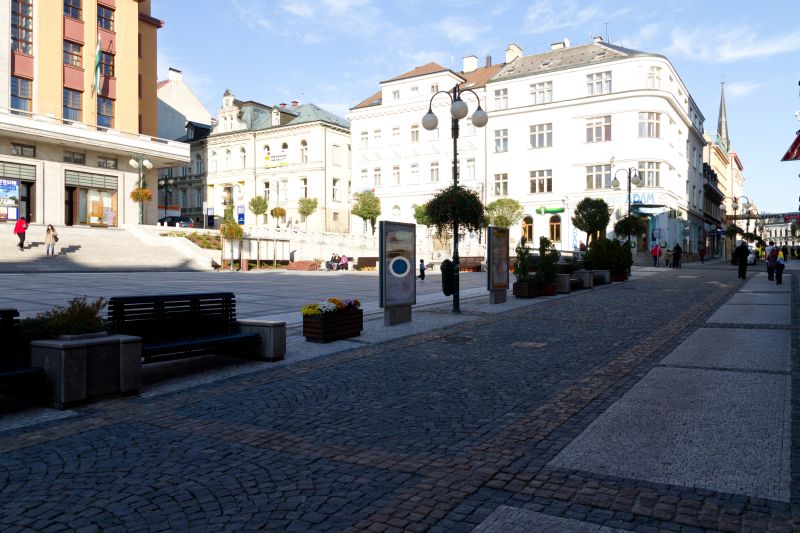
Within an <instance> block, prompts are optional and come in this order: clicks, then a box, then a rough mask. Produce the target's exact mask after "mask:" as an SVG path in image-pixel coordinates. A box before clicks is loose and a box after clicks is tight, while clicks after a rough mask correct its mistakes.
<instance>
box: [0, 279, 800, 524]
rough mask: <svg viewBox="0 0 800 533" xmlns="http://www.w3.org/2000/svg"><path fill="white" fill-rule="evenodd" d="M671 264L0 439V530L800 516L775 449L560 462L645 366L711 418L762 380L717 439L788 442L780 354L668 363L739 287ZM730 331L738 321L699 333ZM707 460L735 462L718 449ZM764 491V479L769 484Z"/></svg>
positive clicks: (104, 407) (779, 520) (627, 398)
mask: <svg viewBox="0 0 800 533" xmlns="http://www.w3.org/2000/svg"><path fill="white" fill-rule="evenodd" d="M680 273H681V275H680V276H678V271H664V272H660V273H658V274H655V275H650V276H649V277H646V278H640V279H637V280H636V281H631V282H627V283H621V284H613V285H611V286H610V287H606V288H599V289H594V290H591V291H583V292H580V293H578V294H573V295H570V296H569V297H567V298H560V299H553V300H550V301H544V300H542V303H540V304H537V305H534V306H530V307H524V308H517V309H513V310H510V311H508V312H505V313H499V314H498V313H485V312H479V311H476V312H474V313H471V314H470V316H469V317H468V320H467V321H464V322H461V323H453V324H451V325H449V326H448V327H447V328H446V329H434V330H429V331H419V332H417V333H416V334H414V335H411V336H406V337H402V338H398V339H393V340H386V342H382V343H373V344H364V345H355V347H354V348H353V349H350V350H346V351H342V352H338V353H334V354H331V355H327V356H325V357H319V358H316V359H310V360H303V361H300V362H298V363H296V364H286V365H281V366H275V367H272V368H265V369H261V370H256V371H253V372H249V373H247V374H245V375H239V376H236V375H232V376H229V377H227V378H225V379H223V380H220V381H215V382H212V383H207V384H202V385H198V386H196V387H193V388H190V389H184V390H176V391H175V392H173V393H170V394H163V395H159V396H154V397H153V396H150V397H148V396H147V395H144V394H143V395H142V396H141V397H132V398H128V399H124V400H110V401H106V402H102V403H98V404H93V405H88V406H85V407H81V408H78V409H76V410H75V412H76V413H75V415H74V416H71V417H69V418H65V419H60V420H49V421H43V422H40V423H38V424H36V425H31V426H26V427H19V428H16V429H9V430H7V431H3V432H0V458H2V461H0V530H2V531H4V532H6V531H21V530H25V531H49V530H52V531H57V530H59V529H62V530H65V529H70V530H73V529H75V530H85V531H94V530H103V531H140V530H151V531H158V530H173V531H186V530H192V529H197V530H213V531H241V530H269V531H362V530H369V531H442V532H444V531H448V532H450V531H470V530H472V529H474V528H476V527H479V528H483V530H485V531H503V530H505V531H515V530H516V531H537V529H535V528H533V527H530V524H531V522H533V523H538V524H539V525H540V526H541V527H540V528H539V529H538V530H539V531H558V530H562V531H599V532H607V531H609V530H623V531H624V530H629V531H704V530H715V531H720V530H721V531H792V530H793V529H796V528H800V518H798V517H800V513H798V512H797V511H796V503H797V499H796V496H795V494H796V493H797V490H796V487H795V485H788V486H787V483H788V477H787V476H788V475H789V472H787V469H789V470H791V468H790V467H789V466H788V465H787V464H786V463H787V461H786V458H785V456H784V455H782V454H781V453H779V454H778V455H769V457H765V458H763V459H764V461H765V462H766V463H769V464H768V467H765V468H766V469H767V472H766V473H762V472H758V471H754V470H752V468H756V467H757V465H753V466H751V467H750V468H751V469H741V470H738V471H737V470H735V469H734V471H732V472H726V475H730V476H731V477H730V479H728V478H726V481H725V482H723V483H717V484H714V483H707V484H701V483H693V480H692V479H690V478H688V477H687V476H686V475H685V473H686V472H689V471H691V470H692V469H694V468H695V467H697V466H698V463H697V462H696V461H703V460H705V459H704V458H707V457H705V456H703V455H702V453H700V454H699V455H698V453H699V452H701V451H702V450H698V449H697V448H696V447H695V448H694V449H692V446H691V445H690V444H689V443H687V444H686V449H687V454H685V455H682V456H674V460H675V461H677V463H675V464H673V465H672V466H673V468H672V470H671V472H673V473H674V475H673V476H672V477H669V478H668V479H664V478H653V477H647V476H643V475H642V470H643V468H645V467H646V466H647V462H646V461H644V462H643V463H639V466H640V468H635V469H631V470H628V471H625V470H621V469H620V468H618V466H619V464H623V465H624V464H625V463H626V462H629V463H631V464H636V461H635V460H634V461H631V460H630V454H625V455H622V456H620V452H621V451H620V450H616V451H615V454H616V456H615V457H610V460H611V461H614V462H615V464H616V465H617V468H611V469H609V470H608V471H604V470H603V469H601V468H597V466H596V462H590V461H584V462H580V461H579V460H574V461H567V460H564V458H565V457H566V456H567V454H569V453H570V450H573V449H575V448H574V446H576V444H574V443H579V442H581V441H582V440H583V441H587V437H586V435H589V434H590V433H591V432H592V430H593V428H595V427H597V426H599V425H600V424H609V421H614V420H615V419H614V418H613V416H612V417H611V418H609V413H611V415H613V414H614V413H615V412H622V411H624V409H623V407H624V406H625V405H626V403H631V401H632V400H634V399H637V400H638V401H640V402H644V401H648V398H647V394H648V393H652V392H653V391H654V390H655V389H652V388H651V389H649V390H648V387H647V385H648V383H654V384H655V383H656V381H652V382H651V381H649V380H652V379H654V376H655V377H658V376H659V375H661V376H662V377H664V379H662V380H657V382H658V383H660V384H663V383H672V384H674V385H676V386H677V384H679V383H683V384H684V386H687V387H688V386H689V385H688V384H686V382H685V380H682V379H680V376H681V375H688V373H692V375H698V374H697V373H701V374H702V373H706V374H714V375H719V374H723V373H724V374H725V375H730V376H732V378H731V379H732V380H724V379H722V380H718V382H717V385H718V386H717V387H709V388H708V390H710V392H709V393H708V396H707V397H706V396H703V397H698V398H697V401H696V402H691V405H698V404H702V402H706V401H711V400H714V401H717V402H719V406H716V405H715V407H714V408H715V409H719V410H724V409H726V405H725V397H726V396H725V394H723V392H724V390H726V387H727V388H731V387H732V388H741V387H744V388H745V389H746V388H750V390H751V391H752V392H754V393H760V392H762V389H763V388H764V387H777V388H778V389H774V390H780V394H775V398H774V399H773V403H772V404H770V405H763V406H761V408H762V409H774V411H775V416H774V418H769V419H765V420H762V421H753V420H751V419H747V418H746V417H745V418H742V417H738V418H737V417H734V416H730V417H727V418H725V419H724V420H725V421H727V422H728V423H730V424H731V426H724V425H721V424H716V425H714V426H713V428H714V431H717V432H719V433H720V434H722V435H723V436H724V437H725V438H726V439H732V438H733V437H732V436H731V435H730V433H731V432H733V433H735V432H737V431H749V430H747V424H750V423H762V424H763V427H764V431H765V432H767V433H768V435H769V438H771V439H778V440H779V441H780V442H779V443H778V442H768V443H765V444H764V449H765V450H768V451H769V454H772V450H774V449H776V447H778V448H780V447H781V446H783V447H786V448H788V447H789V439H788V437H787V435H789V428H788V427H786V426H787V425H788V424H789V423H790V422H791V421H792V420H796V415H794V416H790V415H789V414H787V412H786V410H785V404H786V403H788V401H787V398H786V395H788V394H789V391H790V390H791V389H790V388H791V387H795V388H796V387H797V385H796V374H797V371H796V370H794V369H793V372H792V373H791V375H790V374H789V373H788V372H785V371H784V370H782V369H781V366H780V365H781V362H777V363H772V364H773V365H777V368H772V369H763V370H762V369H755V370H753V371H748V372H747V373H745V372H742V371H739V372H735V371H732V370H730V369H728V370H726V371H725V372H722V371H719V370H714V371H711V370H708V369H706V368H694V369H687V368H683V367H682V366H681V365H680V364H678V365H676V364H674V363H665V362H664V360H665V358H666V357H667V356H668V355H669V354H670V353H672V352H673V350H674V349H675V348H676V347H677V346H679V345H681V344H682V343H683V342H684V341H688V339H690V338H691V336H692V335H693V334H694V333H695V332H696V331H698V329H699V328H705V327H708V326H707V321H708V319H709V318H710V317H711V316H712V315H714V314H715V313H716V312H717V311H718V310H719V309H720V308H721V307H723V304H725V303H726V302H727V300H728V299H729V298H730V297H731V296H732V295H733V294H735V293H736V291H738V290H739V289H740V287H741V286H740V284H739V283H738V280H737V279H736V273H735V271H734V270H733V269H732V268H727V266H719V265H717V266H714V265H706V267H705V268H696V269H692V268H690V267H688V266H687V268H684V269H682V270H681V271H680ZM785 282H786V281H785ZM791 282H792V283H794V285H792V288H793V291H794V293H795V294H796V292H797V282H796V280H794V279H791ZM794 298H795V301H796V296H794ZM654 302H656V304H654ZM434 312H435V311H431V313H434ZM441 312H442V313H446V311H444V310H443V311H441ZM795 324H796V317H793V321H792V325H780V324H778V325H777V326H775V327H774V328H773V329H774V330H775V331H778V332H783V333H785V332H789V331H790V332H791V333H792V337H793V339H794V338H796V327H795V326H794V325H795ZM727 327H730V328H734V329H732V331H733V330H736V328H738V327H739V326H738V325H737V324H735V323H733V324H729V323H716V324H714V325H713V328H714V329H717V330H719V331H727V330H726V328H727ZM759 331H762V330H759ZM764 331H766V330H764ZM769 331H772V330H769ZM781 342H784V344H783V346H785V340H784V341H781ZM684 362H686V361H684ZM690 362H691V361H690ZM707 364H708V362H702V361H699V362H698V365H697V366H700V367H705V366H706V365H707ZM685 366H689V365H685ZM729 366H734V365H733V363H729ZM740 370H741V369H740ZM682 373H683V374H682ZM665 376H666V377H665ZM754 376H758V377H760V378H761V381H757V380H755V378H754ZM670 380H672V381H670ZM742 380H744V381H742ZM637 384H638V385H637ZM659 386H660V385H659ZM695 390H696V391H698V390H703V389H701V388H699V387H698V388H695ZM740 397H741V396H740V395H739V393H736V394H733V395H728V398H737V399H739V398H740ZM687 402H688V400H687ZM687 405H688V404H687ZM651 415H652V416H651V418H650V420H646V421H641V420H640V421H636V420H632V419H631V418H630V417H628V418H625V417H623V418H617V419H616V422H617V423H618V424H619V425H618V426H617V427H616V434H619V433H620V432H630V431H631V424H633V423H638V424H645V425H646V424H652V422H653V421H654V420H657V419H658V412H656V409H655V408H654V412H652V413H651ZM685 421H687V422H689V420H685ZM720 421H721V420H718V421H717V422H720ZM781 422H782V423H783V424H784V426H782V429H783V433H781V434H780V435H778V434H777V433H775V432H774V431H773V429H774V425H775V424H778V423H781ZM672 423H674V424H679V423H680V421H679V420H673V421H672ZM609 427H610V426H609ZM705 427H706V426H705V425H702V426H701V427H699V429H700V430H703V429H705ZM796 427H797V424H793V425H792V426H791V429H792V431H795V429H794V428H796ZM614 429H615V428H611V427H610V430H611V431H612V434H613V431H614ZM674 430H675V431H676V432H677V433H679V434H681V431H682V430H681V429H680V428H678V426H677V425H676V426H675V428H674ZM647 431H650V432H651V434H652V432H653V431H654V430H653V429H652V427H651V428H649V429H647ZM765 436H766V435H765ZM793 438H794V440H793V441H792V442H791V449H792V450H793V451H794V450H797V448H798V446H797V440H796V437H793ZM576 439H577V440H576ZM570 446H573V448H570ZM648 448H649V446H648ZM656 450H657V448H656ZM584 451H585V450H584ZM688 452H694V453H688ZM719 453H721V454H727V455H729V456H730V457H731V458H732V459H736V458H737V457H738V455H736V453H737V451H736V450H734V451H731V450H730V448H724V449H720V451H719ZM745 456H746V457H752V455H745ZM795 457H796V455H794V456H793V460H796V459H795ZM701 466H704V467H706V468H709V467H711V466H712V465H711V464H706V463H704V464H703V465H701ZM712 477H713V476H712ZM762 477H764V478H765V479H762ZM766 478H768V479H766ZM795 479H796V477H795ZM765 483H766V485H765ZM769 483H772V485H769ZM767 485H768V486H770V487H772V490H771V491H765V490H762V488H761V487H763V486H767ZM753 487H757V490H752V489H753ZM573 525H574V526H575V527H574V528H573V527H572V526H573ZM559 527H561V529H559ZM548 528H549V529H548Z"/></svg>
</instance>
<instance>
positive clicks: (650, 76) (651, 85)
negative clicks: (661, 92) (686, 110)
mask: <svg viewBox="0 0 800 533" xmlns="http://www.w3.org/2000/svg"><path fill="white" fill-rule="evenodd" d="M647 88H648V89H660V88H661V67H650V71H649V72H648V73H647Z"/></svg>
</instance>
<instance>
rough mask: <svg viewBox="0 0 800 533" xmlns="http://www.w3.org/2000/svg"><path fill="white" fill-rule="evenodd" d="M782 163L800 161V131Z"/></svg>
mask: <svg viewBox="0 0 800 533" xmlns="http://www.w3.org/2000/svg"><path fill="white" fill-rule="evenodd" d="M781 161H800V131H798V132H797V137H795V139H794V142H793V143H792V146H790V147H789V150H788V151H787V152H786V155H784V156H783V159H781Z"/></svg>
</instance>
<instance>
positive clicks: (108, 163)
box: [97, 155, 183, 170]
mask: <svg viewBox="0 0 800 533" xmlns="http://www.w3.org/2000/svg"><path fill="white" fill-rule="evenodd" d="M97 166H98V167H100V168H117V158H116V157H105V156H102V155H100V156H97ZM181 170H183V167H181Z"/></svg>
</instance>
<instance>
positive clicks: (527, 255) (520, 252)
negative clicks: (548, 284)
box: [511, 237, 541, 298]
mask: <svg viewBox="0 0 800 533" xmlns="http://www.w3.org/2000/svg"><path fill="white" fill-rule="evenodd" d="M514 252H515V253H516V257H515V258H514V262H513V263H512V268H513V270H514V276H515V277H516V278H517V281H516V282H515V283H514V284H513V285H512V286H511V292H512V293H513V294H514V296H516V297H517V298H535V297H536V296H539V294H540V293H541V285H540V284H537V283H535V281H534V279H533V275H532V274H531V270H532V269H533V256H531V250H530V248H528V245H527V241H526V240H525V237H523V238H522V239H521V240H520V241H519V244H517V246H516V248H514Z"/></svg>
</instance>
